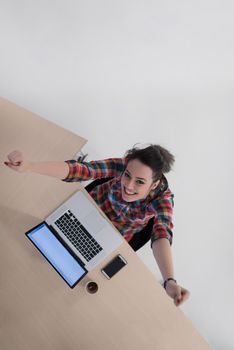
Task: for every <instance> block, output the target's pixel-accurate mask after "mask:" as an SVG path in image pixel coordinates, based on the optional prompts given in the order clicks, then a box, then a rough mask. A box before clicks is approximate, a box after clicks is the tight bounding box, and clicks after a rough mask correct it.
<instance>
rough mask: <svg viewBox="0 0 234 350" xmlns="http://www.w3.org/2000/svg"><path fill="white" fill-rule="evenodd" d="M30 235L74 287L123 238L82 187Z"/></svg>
mask: <svg viewBox="0 0 234 350" xmlns="http://www.w3.org/2000/svg"><path fill="white" fill-rule="evenodd" d="M26 236H27V237H28V238H29V239H30V240H31V241H32V243H33V244H34V245H35V246H36V247H37V248H38V249H39V251H40V252H41V253H42V254H43V255H44V256H45V258H46V259H47V260H48V261H49V262H50V263H51V264H52V265H53V267H54V268H55V269H56V271H57V272H58V273H59V274H60V275H61V276H62V277H63V279H64V280H65V281H66V282H67V283H68V284H69V286H70V287H72V288H73V287H74V286H75V285H76V284H77V283H78V282H79V280H80V279H81V278H83V276H84V275H85V274H86V273H87V272H88V271H90V270H92V269H93V268H94V267H96V266H97V265H98V264H100V263H101V262H102V261H103V260H104V259H105V258H106V257H107V256H108V255H110V254H111V253H112V252H113V251H114V250H115V249H117V248H118V247H119V246H120V245H121V244H122V242H123V241H122V238H121V235H120V234H119V233H118V232H117V231H116V229H115V228H114V227H113V226H112V225H111V224H110V223H109V222H108V220H106V218H105V217H104V214H103V215H102V214H101V213H100V211H99V210H98V209H97V208H96V206H95V205H94V204H93V203H92V202H91V201H90V200H89V199H88V198H87V196H86V195H85V194H84V193H83V192H82V191H78V192H76V193H75V194H73V195H72V196H71V197H70V198H69V199H68V200H66V201H65V202H64V203H63V204H62V205H61V206H59V207H58V208H57V209H56V210H55V211H53V212H52V213H51V214H50V215H49V216H48V217H47V218H46V219H45V221H44V222H43V223H41V224H40V225H37V226H36V227H34V228H33V229H31V230H30V231H28V232H26ZM70 270H71V271H73V272H74V275H73V272H72V273H71V271H70ZM70 273H71V274H72V277H71V276H70Z"/></svg>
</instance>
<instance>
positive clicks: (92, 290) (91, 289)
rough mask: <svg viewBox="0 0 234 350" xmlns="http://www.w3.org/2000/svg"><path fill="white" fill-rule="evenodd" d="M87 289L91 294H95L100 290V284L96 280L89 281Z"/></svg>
mask: <svg viewBox="0 0 234 350" xmlns="http://www.w3.org/2000/svg"><path fill="white" fill-rule="evenodd" d="M85 289H86V291H87V293H89V294H95V293H97V291H98V285H97V283H96V282H94V281H89V282H87V283H86V285H85Z"/></svg>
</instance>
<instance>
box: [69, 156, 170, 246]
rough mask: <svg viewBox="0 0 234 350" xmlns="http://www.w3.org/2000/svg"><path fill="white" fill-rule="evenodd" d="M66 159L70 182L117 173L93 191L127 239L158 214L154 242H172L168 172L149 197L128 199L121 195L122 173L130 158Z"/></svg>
mask: <svg viewBox="0 0 234 350" xmlns="http://www.w3.org/2000/svg"><path fill="white" fill-rule="evenodd" d="M66 163H67V164H68V166H69V174H68V176H67V177H66V178H65V179H63V181H66V182H74V181H86V180H90V179H98V178H103V177H113V179H112V180H110V181H108V182H105V183H103V184H101V185H98V186H96V187H95V188H94V189H93V190H92V191H91V192H90V193H89V194H90V195H91V196H92V198H93V199H94V200H95V201H96V203H97V204H98V205H99V207H100V208H101V209H102V211H103V212H104V213H105V214H106V215H107V216H108V218H109V219H110V220H111V221H112V223H113V224H114V226H115V227H116V228H117V230H118V231H119V232H120V233H121V234H122V236H123V237H124V238H125V239H126V240H127V241H130V240H131V238H132V237H133V235H134V234H135V233H136V232H138V231H140V230H142V229H143V227H145V226H146V225H147V223H148V221H149V220H150V219H151V218H152V217H154V225H153V230H152V234H151V245H152V243H153V242H154V241H155V240H157V239H159V238H167V239H168V240H169V241H170V244H172V236H173V235H172V228H173V224H172V211H173V206H174V202H173V197H174V195H173V194H172V192H171V191H170V189H169V188H168V183H167V180H166V178H165V176H164V175H163V177H162V179H161V182H160V184H159V185H158V187H157V188H156V189H155V190H153V191H151V192H150V194H149V195H148V196H147V197H146V198H145V199H141V200H136V201H134V202H126V201H124V200H123V199H122V195H121V175H122V173H123V171H124V169H125V166H126V158H110V159H105V160H98V161H91V162H77V161H75V160H67V161H66Z"/></svg>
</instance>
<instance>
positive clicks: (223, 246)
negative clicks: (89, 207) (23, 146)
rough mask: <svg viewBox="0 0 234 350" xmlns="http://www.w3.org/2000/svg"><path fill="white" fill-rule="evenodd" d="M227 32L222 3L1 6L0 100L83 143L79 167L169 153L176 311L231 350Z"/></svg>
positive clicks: (50, 1) (228, 13)
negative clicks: (179, 299) (153, 148)
mask: <svg viewBox="0 0 234 350" xmlns="http://www.w3.org/2000/svg"><path fill="white" fill-rule="evenodd" d="M233 34H234V2H233V1H231V0H222V1H221V0H220V1H216V0H213V1H211V0H209V1H208V0H202V1H201V0H196V1H195V0H192V1H172V0H164V1H158V0H154V1H153V0H152V1H149V0H148V1H147V0H145V1H139V0H134V1H133V0H124V1H123V0H118V1H111V0H99V1H95V0H86V1H80V0H76V1H75V0H74V1H72V0H66V1H61V0H57V1H55V0H47V1H45V0H40V1H33V0H21V1H18V0H0V50H1V51H0V95H1V96H2V97H5V98H7V99H9V100H10V101H12V102H15V103H17V104H19V105H21V106H23V107H25V108H27V109H29V110H31V111H33V112H34V113H37V114H39V115H41V116H43V117H45V118H47V119H49V120H51V121H54V122H55V123H57V124H59V125H61V126H63V127H65V128H67V129H69V130H72V131H74V132H76V133H77V134H79V135H81V136H83V137H85V138H87V139H88V140H89V142H88V144H87V146H86V147H85V150H87V151H88V153H89V159H97V158H105V157H111V156H117V157H118V156H122V155H123V154H124V152H125V151H126V150H127V149H128V148H131V147H132V146H133V145H134V144H135V143H137V142H140V143H148V142H152V143H156V144H161V145H162V146H164V147H166V148H168V149H169V150H170V151H171V152H172V153H173V154H174V155H175V158H176V163H175V166H174V169H173V171H172V172H171V173H170V174H169V175H168V180H169V183H170V187H171V189H172V191H173V192H174V193H175V213H174V225H175V228H174V243H173V255H174V265H175V271H176V278H177V280H178V281H179V283H180V284H182V285H184V286H185V287H186V288H188V289H189V290H190V291H191V297H190V300H189V301H187V302H186V303H185V304H184V306H182V307H181V309H182V310H183V311H184V312H185V314H186V315H187V316H188V317H189V318H190V319H191V320H192V322H193V323H194V324H195V326H196V327H197V328H198V330H199V332H200V333H201V334H202V335H203V336H204V337H205V338H206V339H207V340H208V342H209V343H210V345H211V346H212V349H214V350H233V349H234V332H232V331H233V329H232V328H233V324H234V319H233V312H234V302H233V295H234V282H233V265H234V254H233V251H234V248H233V243H234V240H233V222H232V215H233V214H232V210H233V197H234V193H233V182H232V180H233V175H234V171H233V169H234V167H233V154H232V152H233V138H232V136H231V135H232V134H233V124H234V123H233V112H234V103H233V90H234V82H233V78H234V63H233V62H234V61H233V59H234V39H233ZM22 127H23V126H22ZM16 148H17V145H16ZM139 256H140V257H141V258H142V259H143V261H144V262H145V263H146V264H147V265H148V267H149V268H150V269H151V271H152V272H153V273H154V274H155V276H156V277H157V278H158V279H160V273H159V271H158V269H157V266H156V263H155V261H154V258H153V255H152V253H151V249H150V247H149V246H147V247H146V248H143V249H142V251H141V252H140V253H139Z"/></svg>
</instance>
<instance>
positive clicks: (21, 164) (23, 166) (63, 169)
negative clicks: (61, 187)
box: [5, 151, 69, 179]
mask: <svg viewBox="0 0 234 350" xmlns="http://www.w3.org/2000/svg"><path fill="white" fill-rule="evenodd" d="M7 158H8V161H6V162H5V165H6V166H8V167H9V168H10V169H12V170H15V171H18V172H21V173H23V172H32V173H38V174H42V175H48V176H53V177H56V178H59V179H64V178H66V177H67V175H68V172H69V166H68V164H67V163H65V162H31V161H28V160H27V159H26V158H25V156H24V155H23V153H22V152H20V151H13V152H11V153H10V154H9V155H8V156H7Z"/></svg>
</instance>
